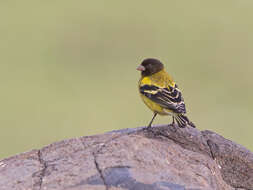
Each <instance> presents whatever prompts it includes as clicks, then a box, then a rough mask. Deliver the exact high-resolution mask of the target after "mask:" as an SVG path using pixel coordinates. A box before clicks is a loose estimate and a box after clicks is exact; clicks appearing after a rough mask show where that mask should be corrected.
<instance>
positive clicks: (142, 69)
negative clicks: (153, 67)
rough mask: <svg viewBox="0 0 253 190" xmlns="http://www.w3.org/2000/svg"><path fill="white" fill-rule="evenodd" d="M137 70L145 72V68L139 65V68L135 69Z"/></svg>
mask: <svg viewBox="0 0 253 190" xmlns="http://www.w3.org/2000/svg"><path fill="white" fill-rule="evenodd" d="M137 70H138V71H145V67H144V66H142V65H139V66H138V67H137Z"/></svg>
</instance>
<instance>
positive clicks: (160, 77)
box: [139, 70, 175, 115]
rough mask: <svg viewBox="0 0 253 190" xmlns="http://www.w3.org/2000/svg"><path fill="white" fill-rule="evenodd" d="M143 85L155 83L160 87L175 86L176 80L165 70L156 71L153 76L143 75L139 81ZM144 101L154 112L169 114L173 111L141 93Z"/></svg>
mask: <svg viewBox="0 0 253 190" xmlns="http://www.w3.org/2000/svg"><path fill="white" fill-rule="evenodd" d="M143 85H154V86H157V87H159V88H168V86H172V87H174V86H175V82H174V81H173V79H172V78H171V77H170V76H169V75H168V73H167V72H166V71H165V70H162V71H160V72H158V73H155V74H153V75H151V76H146V77H142V78H141V79H140V81H139V87H140V86H143ZM141 98H142V100H143V102H144V103H145V104H146V105H147V106H148V108H149V109H151V110H152V111H153V112H157V113H158V114H160V115H168V114H170V113H171V111H170V110H167V109H164V108H162V107H161V106H160V105H159V104H157V103H155V102H153V101H152V100H150V99H149V98H147V97H146V96H144V95H142V94H141Z"/></svg>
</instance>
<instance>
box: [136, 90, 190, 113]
mask: <svg viewBox="0 0 253 190" xmlns="http://www.w3.org/2000/svg"><path fill="white" fill-rule="evenodd" d="M140 93H141V94H142V95H144V96H146V97H147V98H149V99H150V100H152V101H154V102H155V103H157V104H159V105H160V106H161V107H163V108H165V109H168V110H171V111H173V112H175V113H186V109H185V104H184V99H183V97H182V93H181V92H180V90H179V89H178V87H177V85H175V86H174V87H171V86H169V87H168V88H159V87H157V86H155V85H143V86H140Z"/></svg>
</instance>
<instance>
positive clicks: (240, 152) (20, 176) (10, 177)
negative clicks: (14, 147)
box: [0, 126, 253, 190]
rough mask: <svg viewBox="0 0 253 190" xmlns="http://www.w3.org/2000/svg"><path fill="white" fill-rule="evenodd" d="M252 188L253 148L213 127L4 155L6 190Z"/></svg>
mask: <svg viewBox="0 0 253 190" xmlns="http://www.w3.org/2000/svg"><path fill="white" fill-rule="evenodd" d="M239 188H240V190H243V189H253V154H252V153H251V152H250V151H248V150H247V149H245V148H244V147H242V146H240V145H238V144H236V143H233V142H231V141H229V140H226V139H224V138H223V137H221V136H219V135H218V134H215V133H213V132H211V131H202V132H200V131H198V130H197V129H194V128H183V129H182V128H177V127H173V126H170V127H168V126H157V127H153V128H152V130H150V131H147V130H143V129H142V128H137V129H124V130H119V131H112V132H110V133H106V134H103V135H96V136H89V137H81V138H76V139H70V140H64V141H61V142H57V143H53V144H51V145H49V146H46V147H44V148H42V149H40V150H33V151H31V152H28V153H23V154H20V155H17V156H14V157H11V158H8V159H4V160H2V161H0V189H1V190H12V189H17V190H23V189H24V190H29V189H31V190H51V189H52V190H62V189H64V190H84V189H87V190H223V189H224V190H235V189H238V190H239Z"/></svg>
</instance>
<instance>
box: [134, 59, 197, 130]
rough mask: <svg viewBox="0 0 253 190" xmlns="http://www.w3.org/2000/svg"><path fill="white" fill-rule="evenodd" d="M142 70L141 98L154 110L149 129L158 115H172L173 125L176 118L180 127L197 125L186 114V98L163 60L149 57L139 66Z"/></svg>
mask: <svg viewBox="0 0 253 190" xmlns="http://www.w3.org/2000/svg"><path fill="white" fill-rule="evenodd" d="M137 70H138V71H140V72H141V78H140V80H139V83H138V89H139V93H140V96H141V99H142V100H143V102H144V103H145V104H146V106H147V107H148V108H149V109H151V110H152V111H153V114H154V115H153V117H152V119H151V121H150V122H149V124H148V126H147V129H150V128H151V125H152V123H153V121H154V119H155V117H156V116H157V115H163V116H164V115H170V116H172V119H173V120H172V125H173V126H174V125H175V120H176V122H177V124H178V126H179V127H181V128H184V127H186V126H191V127H194V128H195V125H194V124H193V123H192V122H191V121H190V120H189V119H188V117H187V116H186V108H185V103H184V99H183V96H182V93H181V91H180V90H179V88H178V85H177V84H176V83H175V81H174V80H173V79H172V77H171V76H170V75H169V74H168V73H167V72H166V71H165V69H164V65H163V63H162V62H161V61H159V60H158V59H154V58H147V59H144V60H143V61H142V63H141V64H140V65H139V66H138V67H137Z"/></svg>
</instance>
